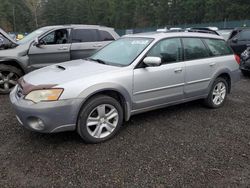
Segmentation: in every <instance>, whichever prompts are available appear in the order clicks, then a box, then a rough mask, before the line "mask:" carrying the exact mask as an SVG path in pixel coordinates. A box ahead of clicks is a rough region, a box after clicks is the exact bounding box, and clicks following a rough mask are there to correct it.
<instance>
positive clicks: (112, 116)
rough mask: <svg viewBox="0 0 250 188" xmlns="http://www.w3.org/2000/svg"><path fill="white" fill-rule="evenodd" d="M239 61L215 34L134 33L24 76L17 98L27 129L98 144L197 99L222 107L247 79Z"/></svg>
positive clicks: (16, 105) (15, 103)
mask: <svg viewBox="0 0 250 188" xmlns="http://www.w3.org/2000/svg"><path fill="white" fill-rule="evenodd" d="M238 60H239V58H238V57H237V56H235V55H234V54H233V52H232V50H231V49H230V48H229V47H228V46H227V44H226V43H225V41H224V40H223V39H222V37H220V36H217V35H213V34H202V33H193V32H192V33H191V32H176V33H173V32H172V33H151V34H136V35H128V36H124V37H122V38H121V39H118V40H117V41H114V42H112V43H111V44H109V45H107V46H106V47H104V48H103V49H101V50H100V51H98V52H97V53H96V54H94V55H93V56H91V58H88V59H85V60H75V61H71V62H66V63H62V64H58V65H53V66H49V67H46V68H43V69H40V70H37V71H34V72H32V73H29V74H27V75H25V76H24V77H23V78H22V79H20V80H19V84H18V85H17V86H16V87H15V89H14V90H13V91H12V92H11V94H10V99H11V102H12V104H13V106H14V109H15V111H16V117H17V119H18V121H19V122H20V124H21V125H22V126H24V127H26V128H27V129H30V130H33V131H37V132H41V133H55V132H61V131H74V130H76V131H77V132H78V133H79V135H80V136H81V137H82V138H83V140H84V141H85V142H87V143H98V142H102V141H105V140H107V139H110V138H111V137H113V136H114V135H115V134H116V133H117V132H118V130H119V129H120V128H121V125H122V123H123V121H128V120H129V119H130V117H131V116H132V115H135V114H138V113H142V112H145V111H149V110H154V109H158V108H163V107H166V106H169V105H174V104H178V103H183V102H187V101H192V100H197V99H204V102H205V104H206V105H207V106H208V107H210V108H219V107H221V106H222V105H223V104H224V103H225V100H226V98H227V94H228V93H230V91H231V88H232V85H233V84H234V83H235V82H236V81H238V80H239V78H240V73H239V64H238V63H239V62H237V61H238Z"/></svg>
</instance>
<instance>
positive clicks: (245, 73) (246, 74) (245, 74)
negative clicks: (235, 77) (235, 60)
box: [241, 70, 250, 77]
mask: <svg viewBox="0 0 250 188" xmlns="http://www.w3.org/2000/svg"><path fill="white" fill-rule="evenodd" d="M241 73H242V74H243V76H246V77H249V76H250V71H246V70H241Z"/></svg>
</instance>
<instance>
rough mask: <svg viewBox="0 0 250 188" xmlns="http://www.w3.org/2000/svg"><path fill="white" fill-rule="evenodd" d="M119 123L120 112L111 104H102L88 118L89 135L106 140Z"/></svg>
mask: <svg viewBox="0 0 250 188" xmlns="http://www.w3.org/2000/svg"><path fill="white" fill-rule="evenodd" d="M118 122H119V114H118V110H117V109H116V108H115V107H114V106H113V105H110V104H101V105H99V106H97V107H96V108H94V110H92V111H91V112H90V114H89V116H88V118H87V121H86V126H87V130H88V133H89V134H90V135H91V136H93V137H95V138H105V137H107V136H109V135H110V134H111V133H112V132H113V131H114V130H115V128H116V126H117V125H118Z"/></svg>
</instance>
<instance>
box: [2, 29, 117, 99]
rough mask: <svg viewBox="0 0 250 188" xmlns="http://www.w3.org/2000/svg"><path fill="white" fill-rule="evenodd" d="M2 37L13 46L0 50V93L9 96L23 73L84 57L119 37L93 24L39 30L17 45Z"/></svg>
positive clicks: (7, 36) (3, 33) (10, 39)
mask: <svg viewBox="0 0 250 188" xmlns="http://www.w3.org/2000/svg"><path fill="white" fill-rule="evenodd" d="M0 32H1V34H2V35H4V36H5V38H6V39H8V41H9V43H11V44H12V45H10V46H8V49H7V50H0V73H1V76H0V83H1V84H0V94H5V93H9V92H10V91H11V89H12V88H13V87H14V86H15V84H16V82H17V80H18V79H19V78H20V77H21V76H22V75H23V74H25V73H27V72H30V71H32V70H34V69H38V68H41V67H44V66H47V65H52V64H55V63H60V62H64V61H69V60H74V59H80V58H86V57H89V56H91V55H92V54H94V52H96V51H97V50H98V49H100V48H102V47H103V46H105V45H107V44H108V43H110V42H111V41H113V40H116V39H117V38H119V35H118V34H117V33H116V32H115V31H114V29H112V28H108V27H103V26H95V25H62V26H48V27H43V28H40V29H38V30H36V31H34V32H32V33H30V34H29V35H27V36H26V37H25V38H23V39H22V40H19V41H18V42H16V41H14V40H13V39H12V38H11V37H10V36H9V35H8V34H7V33H5V32H4V31H3V30H0Z"/></svg>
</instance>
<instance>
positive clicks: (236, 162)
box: [0, 78, 250, 187]
mask: <svg viewBox="0 0 250 188" xmlns="http://www.w3.org/2000/svg"><path fill="white" fill-rule="evenodd" d="M0 112H1V113H0V187H79V186H81V187H166V186H167V187H168V186H169V187H180V186H181V187H208V186H209V187H247V186H250V79H249V78H243V79H242V80H241V81H240V83H239V84H238V85H237V86H236V87H235V88H234V90H233V93H232V94H231V95H230V96H229V98H228V101H227V103H226V104H225V106H224V107H223V108H221V109H219V110H209V109H207V108H204V107H203V106H202V105H201V104H200V102H199V101H197V102H192V103H187V104H183V105H178V106H175V107H170V108H166V109H162V110H157V111H153V112H149V113H145V114H141V115H138V116H135V117H133V118H132V119H131V120H130V121H129V122H128V123H126V125H125V126H124V128H123V129H122V130H121V131H120V133H119V134H118V135H117V136H116V137H115V138H114V139H112V140H110V141H108V142H106V143H103V144H98V145H86V144H84V143H82V141H81V139H80V137H79V136H78V135H77V134H76V133H74V132H70V133H60V134H53V135H44V134H38V133H32V132H29V131H27V130H25V129H23V128H22V127H20V126H19V125H18V123H17V120H16V119H15V116H14V114H13V111H12V110H11V108H10V103H9V100H8V97H7V96H0Z"/></svg>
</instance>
